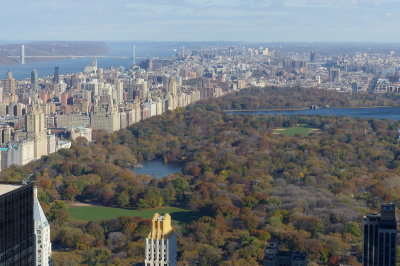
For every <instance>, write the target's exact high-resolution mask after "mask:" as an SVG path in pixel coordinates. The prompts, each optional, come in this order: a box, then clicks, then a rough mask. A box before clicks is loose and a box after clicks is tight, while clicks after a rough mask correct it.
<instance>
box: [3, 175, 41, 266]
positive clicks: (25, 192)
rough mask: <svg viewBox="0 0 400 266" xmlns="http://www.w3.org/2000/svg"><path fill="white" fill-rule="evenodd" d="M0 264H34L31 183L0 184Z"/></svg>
mask: <svg viewBox="0 0 400 266" xmlns="http://www.w3.org/2000/svg"><path fill="white" fill-rule="evenodd" d="M0 225H1V226H0V265H2V266H3V265H4V266H25V265H27V266H30V265H35V252H34V222H33V186H32V185H21V184H17V183H0Z"/></svg>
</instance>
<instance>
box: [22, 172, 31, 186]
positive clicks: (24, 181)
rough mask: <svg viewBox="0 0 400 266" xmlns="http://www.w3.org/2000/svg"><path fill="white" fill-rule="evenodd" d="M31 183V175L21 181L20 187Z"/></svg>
mask: <svg viewBox="0 0 400 266" xmlns="http://www.w3.org/2000/svg"><path fill="white" fill-rule="evenodd" d="M31 183H33V174H30V175H28V177H27V178H25V179H24V180H22V185H28V184H31Z"/></svg>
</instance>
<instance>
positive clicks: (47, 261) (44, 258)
mask: <svg viewBox="0 0 400 266" xmlns="http://www.w3.org/2000/svg"><path fill="white" fill-rule="evenodd" d="M33 193H34V199H33V220H34V223H35V231H34V234H35V265H36V266H49V265H52V261H51V242H50V225H49V223H48V222H47V219H46V216H45V215H44V212H43V210H42V207H41V206H40V203H39V200H38V198H37V188H36V187H35V188H34V192H33Z"/></svg>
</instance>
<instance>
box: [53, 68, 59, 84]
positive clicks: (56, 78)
mask: <svg viewBox="0 0 400 266" xmlns="http://www.w3.org/2000/svg"><path fill="white" fill-rule="evenodd" d="M53 81H54V83H59V82H60V67H59V66H56V67H55V68H54V77H53Z"/></svg>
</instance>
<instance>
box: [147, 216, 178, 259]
mask: <svg viewBox="0 0 400 266" xmlns="http://www.w3.org/2000/svg"><path fill="white" fill-rule="evenodd" d="M159 265H164V266H175V265H176V234H175V232H174V229H173V228H172V227H171V216H170V215H169V214H164V215H159V214H158V213H156V214H154V216H153V220H152V227H151V232H150V234H149V236H148V237H147V238H146V257H145V266H159Z"/></svg>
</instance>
